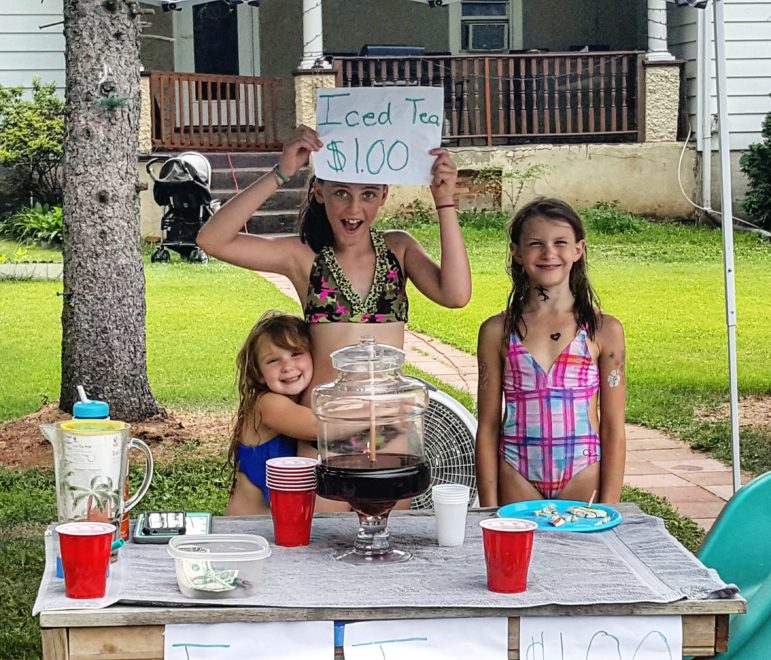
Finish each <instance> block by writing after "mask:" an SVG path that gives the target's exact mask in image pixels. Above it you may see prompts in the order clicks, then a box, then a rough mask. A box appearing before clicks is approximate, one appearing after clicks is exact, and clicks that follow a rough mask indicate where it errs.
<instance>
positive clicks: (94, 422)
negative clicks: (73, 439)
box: [60, 419, 128, 435]
mask: <svg viewBox="0 0 771 660" xmlns="http://www.w3.org/2000/svg"><path fill="white" fill-rule="evenodd" d="M60 426H61V429H62V431H70V432H72V433H82V434H84V435H98V434H100V433H114V432H115V431H123V430H125V429H127V428H128V424H126V422H118V421H115V420H109V419H73V420H71V421H69V422H62V423H61V425H60Z"/></svg>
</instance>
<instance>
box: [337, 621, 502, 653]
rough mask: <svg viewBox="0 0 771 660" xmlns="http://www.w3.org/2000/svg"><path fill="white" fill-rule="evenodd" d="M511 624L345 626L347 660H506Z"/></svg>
mask: <svg viewBox="0 0 771 660" xmlns="http://www.w3.org/2000/svg"><path fill="white" fill-rule="evenodd" d="M508 642H509V620H508V619H507V618H505V617H498V618H484V619H480V618H474V619H401V620H395V621H363V622H359V623H348V624H346V626H345V647H344V649H345V660H469V659H470V658H472V659H473V660H506V659H507V658H508V656H509V654H508Z"/></svg>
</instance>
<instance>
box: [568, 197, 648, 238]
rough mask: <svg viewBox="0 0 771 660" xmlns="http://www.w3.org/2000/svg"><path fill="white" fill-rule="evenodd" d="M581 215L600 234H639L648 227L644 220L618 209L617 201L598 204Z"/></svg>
mask: <svg viewBox="0 0 771 660" xmlns="http://www.w3.org/2000/svg"><path fill="white" fill-rule="evenodd" d="M581 215H582V217H583V219H584V222H585V223H586V225H587V226H588V227H589V228H590V229H593V230H594V231H596V232H597V233H599V234H638V233H640V232H641V231H643V230H644V229H645V227H646V224H645V221H644V220H641V219H640V218H638V217H637V216H634V215H632V214H631V213H627V212H626V211H622V210H621V209H620V208H618V202H617V201H613V202H597V203H596V204H595V205H594V206H593V207H592V208H590V209H584V210H583V211H581Z"/></svg>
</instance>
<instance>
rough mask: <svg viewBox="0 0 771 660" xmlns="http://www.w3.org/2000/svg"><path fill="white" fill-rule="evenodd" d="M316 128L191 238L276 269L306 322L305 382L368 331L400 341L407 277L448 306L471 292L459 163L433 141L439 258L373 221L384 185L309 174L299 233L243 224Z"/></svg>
mask: <svg viewBox="0 0 771 660" xmlns="http://www.w3.org/2000/svg"><path fill="white" fill-rule="evenodd" d="M322 146H323V145H322V142H321V140H320V139H319V136H318V133H316V131H315V130H313V129H311V128H308V127H307V126H302V125H301V126H299V127H298V128H297V130H296V131H295V134H294V136H293V137H292V139H291V140H289V141H288V142H287V143H286V145H285V146H284V150H283V152H282V154H281V157H280V159H279V162H278V165H277V166H276V167H274V168H273V170H272V171H271V172H269V173H268V174H266V175H265V176H263V177H262V178H260V179H258V180H257V181H255V182H254V183H253V184H252V185H250V186H249V187H248V188H245V189H244V190H243V191H242V192H240V193H239V194H238V195H236V196H235V197H234V198H233V199H231V200H230V201H229V202H228V203H227V204H225V205H224V206H223V207H222V208H220V209H219V210H218V211H217V213H215V214H214V215H213V216H212V217H211V219H210V220H209V221H208V222H207V223H206V224H205V225H204V227H203V228H202V229H201V232H200V233H199V235H198V245H199V246H200V247H201V248H203V249H204V250H205V251H206V252H207V253H208V254H210V255H211V256H213V257H216V258H218V259H221V260H223V261H227V262H229V263H232V264H235V265H238V266H243V267H244V268H250V269H252V270H258V271H268V272H273V273H280V274H282V275H285V276H286V277H288V278H289V280H290V281H291V282H292V284H293V286H294V288H295V290H296V291H297V294H298V296H299V297H300V300H301V301H302V305H303V308H304V312H305V320H306V322H308V323H309V325H310V336H311V352H312V356H313V365H314V372H313V381H312V383H311V385H310V387H309V388H308V389H307V390H306V393H305V396H304V399H303V401H304V402H305V403H307V402H308V401H309V398H310V391H311V389H312V387H313V386H314V385H316V384H318V383H324V382H328V381H330V380H333V379H334V376H335V372H334V370H333V368H332V363H331V360H330V358H329V355H330V353H332V352H333V351H335V350H337V349H339V348H342V347H343V346H349V345H352V344H357V343H359V340H360V338H361V337H363V336H366V335H372V336H374V337H375V339H376V341H378V342H379V343H382V344H389V345H391V346H396V347H397V348H402V346H403V345H404V328H405V323H406V321H407V313H408V303H407V293H406V282H407V280H411V281H412V283H413V284H414V285H415V286H416V287H417V289H418V290H419V291H420V292H421V293H423V295H425V296H426V297H427V298H429V299H430V300H433V301H434V302H436V303H438V304H440V305H443V306H445V307H463V306H464V305H465V304H466V303H467V302H468V301H469V298H470V297H471V271H470V268H469V263H468V256H467V254H466V247H465V245H464V243H463V236H462V234H461V231H460V227H459V225H458V218H457V213H456V209H455V204H454V200H453V195H454V194H455V183H456V180H457V176H458V171H457V168H456V167H455V165H454V163H453V162H452V160H451V159H450V156H449V154H448V153H447V151H446V150H445V149H441V148H437V149H432V150H431V152H430V153H431V154H433V155H434V156H436V160H435V161H434V164H433V167H432V169H431V175H432V181H431V193H432V195H433V198H434V202H435V204H436V209H437V212H438V215H439V228H440V247H441V258H440V263H438V264H437V263H436V262H435V261H434V260H433V259H431V257H430V256H429V255H428V254H427V253H426V251H425V250H424V249H423V247H422V246H421V245H420V243H418V241H417V240H416V239H415V238H414V237H413V236H411V235H410V234H409V233H407V232H404V231H386V232H379V231H377V230H375V229H373V228H372V225H373V223H374V222H375V220H376V219H377V215H378V212H379V211H380V209H381V208H382V207H383V205H384V204H385V202H386V199H387V198H388V186H387V185H374V184H354V183H345V182H335V181H321V180H319V179H315V180H312V181H311V185H310V189H309V192H308V200H307V203H306V206H305V208H304V209H303V211H302V213H301V216H300V232H299V235H297V236H275V237H273V236H259V235H254V234H247V233H243V232H242V231H241V230H242V228H243V226H244V225H245V224H246V222H247V221H248V220H249V218H250V217H251V216H252V214H253V213H254V212H255V211H256V210H257V209H259V208H260V207H261V206H262V205H263V204H264V203H265V202H266V200H267V199H268V198H269V197H270V196H271V195H273V194H274V193H275V192H276V190H277V189H278V188H280V187H281V186H283V185H284V184H285V183H286V182H287V181H288V180H289V179H290V178H292V177H293V176H294V175H295V174H296V173H297V172H298V171H299V170H300V169H301V168H302V167H304V166H305V165H307V164H308V160H309V158H310V155H311V153H313V152H317V151H319V150H320V149H321V148H322Z"/></svg>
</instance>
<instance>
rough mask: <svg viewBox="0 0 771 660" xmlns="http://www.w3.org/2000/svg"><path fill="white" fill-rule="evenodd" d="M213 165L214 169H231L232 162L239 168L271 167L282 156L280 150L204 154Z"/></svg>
mask: <svg viewBox="0 0 771 660" xmlns="http://www.w3.org/2000/svg"><path fill="white" fill-rule="evenodd" d="M204 156H206V159H207V160H208V161H209V163H210V164H211V166H212V169H230V164H231V163H232V164H233V167H234V168H236V169H238V168H242V167H264V168H266V169H270V168H271V167H273V166H274V165H275V164H276V163H277V162H278V159H279V158H280V157H281V152H280V151H260V152H236V153H231V154H230V159H228V154H223V153H207V154H204Z"/></svg>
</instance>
